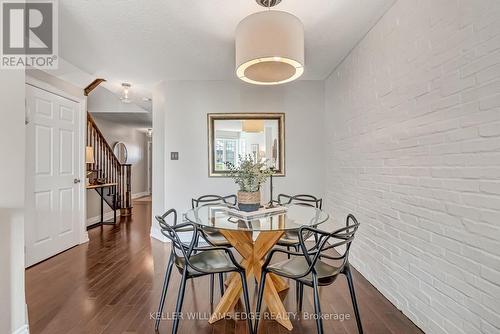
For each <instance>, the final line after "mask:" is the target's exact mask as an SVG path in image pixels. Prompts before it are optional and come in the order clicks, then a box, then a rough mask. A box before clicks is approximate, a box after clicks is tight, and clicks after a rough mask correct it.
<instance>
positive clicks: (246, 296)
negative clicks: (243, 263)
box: [240, 271, 253, 334]
mask: <svg viewBox="0 0 500 334" xmlns="http://www.w3.org/2000/svg"><path fill="white" fill-rule="evenodd" d="M240 277H241V285H242V286H243V299H244V302H245V311H246V313H247V324H248V331H249V332H248V333H249V334H253V327H252V317H251V312H252V310H251V309H250V299H249V298H250V297H249V294H248V284H247V280H246V277H245V272H244V271H242V272H240Z"/></svg>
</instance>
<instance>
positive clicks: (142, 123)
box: [91, 112, 153, 132]
mask: <svg viewBox="0 0 500 334" xmlns="http://www.w3.org/2000/svg"><path fill="white" fill-rule="evenodd" d="M91 114H92V117H94V118H96V119H104V120H106V121H110V122H113V123H117V124H126V125H130V126H133V127H136V128H138V129H142V130H143V131H144V132H145V131H146V130H147V129H148V128H152V127H153V115H152V114H151V113H150V112H146V113H133V112H96V113H93V112H91Z"/></svg>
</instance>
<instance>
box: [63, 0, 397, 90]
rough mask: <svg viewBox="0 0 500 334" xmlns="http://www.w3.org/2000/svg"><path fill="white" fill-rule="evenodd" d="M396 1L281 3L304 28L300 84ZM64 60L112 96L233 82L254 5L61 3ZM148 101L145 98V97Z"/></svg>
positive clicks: (330, 63)
mask: <svg viewBox="0 0 500 334" xmlns="http://www.w3.org/2000/svg"><path fill="white" fill-rule="evenodd" d="M394 2H395V0H283V1H282V3H281V4H280V5H278V6H277V7H275V8H276V9H277V10H283V11H287V12H290V13H292V14H294V15H296V16H297V17H299V18H300V19H301V20H302V22H303V23H304V27H305V39H306V41H305V42H306V43H305V44H306V64H305V73H304V76H303V77H302V79H307V80H322V79H324V78H326V77H327V76H328V75H329V74H330V73H331V71H332V70H333V69H334V68H335V67H336V66H337V65H338V64H339V63H340V62H341V60H342V59H343V58H344V57H345V56H346V55H347V54H348V53H349V51H350V50H351V49H352V48H353V47H354V46H355V44H356V43H357V42H358V41H359V40H360V39H361V38H362V37H363V36H364V34H365V33H366V32H367V31H368V30H369V29H370V28H371V27H372V26H373V25H374V24H375V23H376V22H377V20H378V19H379V18H380V17H381V16H382V15H383V14H384V13H385V12H386V11H387V9H388V8H389V7H390V6H391V5H392V4H393V3H394ZM59 4H60V8H59V13H60V14H59V16H60V21H59V27H60V29H59V30H60V42H59V45H60V55H61V56H62V57H63V58H64V59H66V60H67V61H69V62H70V63H72V64H74V65H76V66H77V67H79V68H81V69H82V70H84V71H85V72H88V73H90V74H91V75H93V76H95V77H104V78H106V79H107V80H108V83H107V85H108V87H109V88H110V89H111V90H115V91H119V86H120V83H121V82H130V83H132V89H131V91H132V92H134V90H135V91H136V92H138V91H140V92H147V91H150V90H151V88H152V87H153V86H154V85H155V84H156V83H158V82H160V81H162V80H230V79H235V75H234V31H235V29H236V26H237V24H238V22H239V21H240V20H241V19H243V18H244V17H245V16H247V15H249V14H251V13H253V12H257V11H260V10H262V9H263V8H262V7H260V6H258V5H257V4H256V3H255V1H254V0H210V1H208V0H184V1H176V0H106V1H102V0H64V1H60V2H59ZM145 94H147V93H145Z"/></svg>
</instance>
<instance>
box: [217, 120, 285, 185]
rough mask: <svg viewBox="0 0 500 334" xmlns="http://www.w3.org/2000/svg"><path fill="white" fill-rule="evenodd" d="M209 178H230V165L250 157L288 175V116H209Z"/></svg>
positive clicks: (278, 172)
mask: <svg viewBox="0 0 500 334" xmlns="http://www.w3.org/2000/svg"><path fill="white" fill-rule="evenodd" d="M207 118H208V168H209V171H208V174H209V176H219V177H220V176H226V173H227V165H226V164H227V163H228V162H230V163H233V164H235V165H237V164H238V160H239V156H245V155H250V156H252V158H253V159H255V161H261V162H265V163H266V164H267V165H268V166H269V167H274V168H275V169H276V174H275V175H276V176H284V175H285V114H283V113H256V114H222V113H216V114H208V117H207Z"/></svg>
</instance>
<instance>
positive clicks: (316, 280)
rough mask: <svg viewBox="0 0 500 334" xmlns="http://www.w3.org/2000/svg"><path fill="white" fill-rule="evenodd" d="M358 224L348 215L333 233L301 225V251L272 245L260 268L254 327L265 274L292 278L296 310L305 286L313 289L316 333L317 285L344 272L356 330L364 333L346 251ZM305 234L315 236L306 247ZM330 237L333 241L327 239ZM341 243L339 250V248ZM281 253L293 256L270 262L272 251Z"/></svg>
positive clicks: (320, 330)
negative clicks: (311, 243)
mask: <svg viewBox="0 0 500 334" xmlns="http://www.w3.org/2000/svg"><path fill="white" fill-rule="evenodd" d="M358 227H359V223H358V221H357V220H356V218H355V217H354V216H353V215H351V214H349V215H348V216H347V219H346V226H345V227H343V228H340V229H338V230H336V231H334V232H325V231H321V230H319V229H316V228H312V227H309V226H303V227H301V228H300V232H299V243H300V251H298V252H291V251H287V250H284V249H282V248H274V249H273V250H271V252H270V253H269V254H268V256H267V258H266V261H265V262H264V265H263V267H262V275H261V280H260V285H259V296H258V299H257V310H256V318H255V319H256V320H255V325H254V326H255V330H256V331H257V330H258V325H259V318H260V310H261V307H262V297H263V294H264V286H265V281H266V276H267V274H269V273H273V274H276V275H278V276H282V277H285V278H289V279H292V280H295V282H296V284H297V285H296V293H297V304H298V309H299V311H302V301H303V299H304V285H307V286H309V287H312V288H313V294H314V312H315V314H316V317H315V318H316V326H317V330H318V333H320V334H322V333H323V332H324V330H323V320H322V317H321V306H320V297H319V289H318V288H319V286H325V285H331V284H332V283H333V282H335V280H336V279H337V277H338V276H339V275H340V274H343V275H345V277H346V278H347V283H348V285H349V292H350V294H351V300H352V305H353V308H354V315H355V317H356V323H357V326H358V332H359V333H360V334H362V333H363V327H362V324H361V318H360V315H359V309H358V303H357V301H356V293H355V291H354V284H353V281H352V274H351V266H350V264H349V250H350V248H351V243H352V241H353V239H354V235H355V233H356V231H357V230H358ZM307 233H314V234H316V235H317V237H318V238H317V242H316V243H315V244H314V246H313V247H311V248H307V246H306V244H305V240H306V239H305V238H304V236H305V235H307ZM330 239H332V243H331V244H329V243H328V241H329V240H330ZM341 246H344V249H343V250H341V249H339V247H341ZM329 250H332V252H333V251H335V254H334V255H329V254H325V252H327V251H329ZM276 253H284V254H287V255H290V256H291V257H292V258H291V259H288V260H285V261H281V262H278V263H274V264H270V262H271V260H272V258H273V256H274V254H276ZM323 259H328V260H333V261H334V262H335V263H330V261H329V262H328V263H327V262H325V261H324V260H323Z"/></svg>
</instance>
